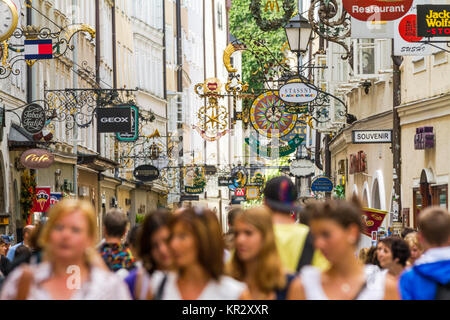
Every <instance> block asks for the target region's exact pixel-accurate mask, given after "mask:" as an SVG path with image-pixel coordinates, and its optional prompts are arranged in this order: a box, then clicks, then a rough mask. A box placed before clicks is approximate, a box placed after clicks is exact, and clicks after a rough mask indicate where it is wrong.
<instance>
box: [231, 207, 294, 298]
mask: <svg viewBox="0 0 450 320" xmlns="http://www.w3.org/2000/svg"><path fill="white" fill-rule="evenodd" d="M235 221H242V222H244V223H248V224H250V225H252V226H254V227H255V228H256V229H258V230H259V232H261V233H262V237H263V245H262V248H261V252H260V253H259V255H258V258H257V259H258V265H259V268H258V270H257V271H256V273H255V274H252V276H253V279H254V281H255V283H256V285H257V286H258V288H259V289H260V290H261V291H263V292H264V293H270V292H272V291H274V290H277V289H282V288H284V286H285V285H286V277H285V275H284V272H283V267H282V264H281V259H280V256H279V254H278V251H277V247H276V243H275V234H274V231H273V224H272V216H271V214H270V211H268V209H266V208H264V207H259V208H252V209H248V210H245V211H244V212H239V213H238V214H237V215H236V218H235ZM228 268H229V273H230V275H231V276H232V277H233V278H235V279H237V280H239V281H244V280H245V278H246V276H247V275H246V272H245V265H244V262H243V261H242V260H240V259H239V257H238V255H237V254H236V253H234V254H233V257H232V259H231V262H230V264H229V266H228Z"/></svg>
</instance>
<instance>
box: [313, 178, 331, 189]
mask: <svg viewBox="0 0 450 320" xmlns="http://www.w3.org/2000/svg"><path fill="white" fill-rule="evenodd" d="M333 188H334V185H333V182H332V181H331V179H330V178H328V177H325V176H319V177H317V178H315V179H314V180H313V181H312V183H311V191H313V192H318V191H319V192H331V191H333Z"/></svg>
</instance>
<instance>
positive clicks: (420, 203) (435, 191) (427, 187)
mask: <svg viewBox="0 0 450 320" xmlns="http://www.w3.org/2000/svg"><path fill="white" fill-rule="evenodd" d="M435 183H436V182H435V179H434V175H433V172H432V171H431V170H430V169H423V170H422V173H421V175H420V187H419V188H414V190H413V193H414V195H413V199H414V221H413V225H414V228H417V219H418V217H419V214H420V212H421V211H422V210H423V209H425V208H427V207H431V206H439V207H441V208H445V209H447V208H448V196H447V195H448V184H445V185H433V186H432V184H435Z"/></svg>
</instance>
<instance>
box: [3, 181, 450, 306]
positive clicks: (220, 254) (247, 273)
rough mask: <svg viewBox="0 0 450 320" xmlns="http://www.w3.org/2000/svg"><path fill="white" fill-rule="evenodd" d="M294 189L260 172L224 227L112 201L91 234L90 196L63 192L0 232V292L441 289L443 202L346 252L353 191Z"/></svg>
mask: <svg viewBox="0 0 450 320" xmlns="http://www.w3.org/2000/svg"><path fill="white" fill-rule="evenodd" d="M297 197H298V195H297V191H296V188H295V186H294V184H293V183H292V181H291V180H290V179H289V178H287V177H276V178H274V179H272V180H270V181H269V182H267V184H266V187H265V189H264V205H263V206H260V207H254V208H250V209H247V210H242V209H241V208H233V209H232V210H230V212H229V214H228V224H229V228H228V229H229V230H228V232H227V233H226V234H223V232H222V227H221V225H220V223H219V220H218V218H217V216H216V214H215V213H214V212H212V211H211V210H209V209H207V208H199V207H189V208H180V209H177V210H175V211H174V212H170V211H168V210H165V209H158V210H157V211H155V212H152V213H150V214H148V215H146V217H145V219H144V221H143V222H142V223H141V224H140V225H137V226H135V227H133V228H129V221H128V218H127V216H126V214H124V213H123V212H122V211H121V210H119V209H112V210H110V211H109V212H107V214H106V216H105V217H104V218H103V226H102V227H103V234H104V238H103V239H102V240H101V241H100V242H98V239H97V238H96V237H97V235H98V234H99V232H98V229H97V228H98V226H97V218H96V217H97V214H96V212H95V210H94V208H93V207H92V205H91V204H89V203H88V202H83V201H79V200H74V199H65V200H63V201H61V202H59V203H58V204H56V205H55V206H54V207H53V208H52V209H51V210H50V212H49V215H48V220H47V221H46V223H45V224H39V225H37V226H27V227H25V228H24V230H23V239H24V240H23V242H20V243H17V244H16V245H14V246H10V240H9V239H6V238H4V237H1V238H0V256H1V260H0V272H1V274H0V278H1V283H0V285H1V293H0V299H6V300H24V299H32V300H35V299H43V300H62V299H77V300H78V299H88V300H99V299H107V300H123V299H124V300H127V299H135V300H181V299H182V300H197V299H198V300H397V299H404V300H422V299H423V300H434V299H437V300H441V299H445V300H449V299H450V213H449V212H448V211H447V210H445V209H442V208H438V207H432V208H427V209H426V210H423V211H422V212H421V214H420V216H419V221H418V227H419V230H418V231H414V230H409V229H405V230H404V233H403V234H402V236H401V237H387V238H384V239H382V240H381V241H379V242H378V244H377V246H376V247H372V248H364V249H361V250H358V248H359V247H358V244H359V241H360V238H361V234H362V231H363V228H364V225H363V222H362V212H361V207H360V205H359V203H358V200H357V199H353V200H352V201H343V200H327V201H311V202H308V203H307V204H305V205H304V206H302V207H300V206H298V205H296V203H297V201H296V200H297ZM293 213H297V214H298V215H299V216H300V222H302V223H300V222H299V221H295V219H294V218H293V216H294V215H293ZM358 251H359V252H358Z"/></svg>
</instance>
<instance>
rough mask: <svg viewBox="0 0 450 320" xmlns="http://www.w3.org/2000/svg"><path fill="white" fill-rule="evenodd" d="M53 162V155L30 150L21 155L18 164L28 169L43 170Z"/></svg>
mask: <svg viewBox="0 0 450 320" xmlns="http://www.w3.org/2000/svg"><path fill="white" fill-rule="evenodd" d="M53 162H55V157H54V155H53V154H51V153H50V152H48V151H47V150H43V149H31V150H27V151H25V152H24V153H22V156H21V157H20V163H21V164H22V165H23V166H24V167H25V168H28V169H45V168H48V167H50V166H51V165H52V164H53Z"/></svg>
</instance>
